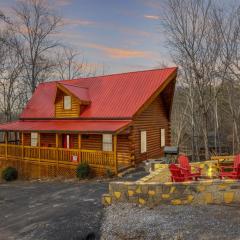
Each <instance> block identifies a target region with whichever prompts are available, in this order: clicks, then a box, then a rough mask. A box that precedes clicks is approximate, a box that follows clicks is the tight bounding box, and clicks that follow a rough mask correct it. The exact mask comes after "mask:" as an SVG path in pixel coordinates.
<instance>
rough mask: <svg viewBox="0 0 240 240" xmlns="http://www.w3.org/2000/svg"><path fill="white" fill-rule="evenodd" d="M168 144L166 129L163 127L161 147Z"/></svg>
mask: <svg viewBox="0 0 240 240" xmlns="http://www.w3.org/2000/svg"><path fill="white" fill-rule="evenodd" d="M165 145H166V133H165V129H164V128H161V147H165Z"/></svg>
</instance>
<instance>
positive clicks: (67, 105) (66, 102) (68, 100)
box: [63, 96, 72, 110]
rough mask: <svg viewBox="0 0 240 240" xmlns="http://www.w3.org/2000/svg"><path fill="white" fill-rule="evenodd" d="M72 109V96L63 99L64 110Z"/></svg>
mask: <svg viewBox="0 0 240 240" xmlns="http://www.w3.org/2000/svg"><path fill="white" fill-rule="evenodd" d="M71 108H72V97H71V96H64V97H63V109H64V110H71Z"/></svg>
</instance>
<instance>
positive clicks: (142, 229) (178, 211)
mask: <svg viewBox="0 0 240 240" xmlns="http://www.w3.org/2000/svg"><path fill="white" fill-rule="evenodd" d="M101 229H102V240H105V239H107V240H108V239H111V240H123V239H124V240H125V239H131V240H142V239H144V240H161V239H164V240H173V239H174V240H218V239H219V240H239V239H240V206H236V207H229V206H217V205H215V206H213V205H211V206H209V205H208V206H166V205H165V206H159V207H156V208H154V209H149V208H145V207H137V206H133V205H131V204H118V205H113V206H110V207H108V208H106V212H105V217H104V221H103V224H102V227H101Z"/></svg>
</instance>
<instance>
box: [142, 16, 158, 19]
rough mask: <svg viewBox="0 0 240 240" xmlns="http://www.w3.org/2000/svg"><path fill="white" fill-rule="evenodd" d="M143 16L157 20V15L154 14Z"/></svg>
mask: <svg viewBox="0 0 240 240" xmlns="http://www.w3.org/2000/svg"><path fill="white" fill-rule="evenodd" d="M144 18H147V19H150V20H158V19H159V16H156V15H144Z"/></svg>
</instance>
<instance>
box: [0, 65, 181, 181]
mask: <svg viewBox="0 0 240 240" xmlns="http://www.w3.org/2000/svg"><path fill="white" fill-rule="evenodd" d="M176 76H177V68H176V67H172V68H165V69H154V70H145V71H138V72H128V73H121V74H112V75H105V76H99V77H88V78H80V79H74V80H63V81H53V82H45V83H41V84H39V85H38V87H37V88H36V90H35V92H34V94H33V96H32V98H31V99H30V100H29V102H28V103H27V105H26V107H25V109H24V110H23V112H22V113H21V114H20V117H19V120H17V121H15V122H9V123H5V124H1V125H0V131H1V132H2V133H3V134H2V135H1V136H2V139H0V142H1V143H0V164H1V165H0V167H6V166H10V165H11V166H15V167H16V168H17V169H18V171H19V173H20V175H22V176H24V177H29V178H36V177H45V176H46V177H51V176H52V177H55V176H65V177H72V176H73V175H75V173H74V171H75V169H76V166H77V165H78V164H79V163H80V162H86V163H88V164H89V165H90V167H91V169H93V171H95V172H96V174H104V173H105V172H106V171H109V172H112V173H118V172H119V171H121V170H123V169H126V168H128V167H131V166H135V165H136V164H138V163H140V162H141V161H143V160H146V159H150V158H158V157H161V156H162V155H163V147H164V146H165V145H170V144H171V126H170V117H171V106H172V101H173V95H174V88H175V82H176Z"/></svg>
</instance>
